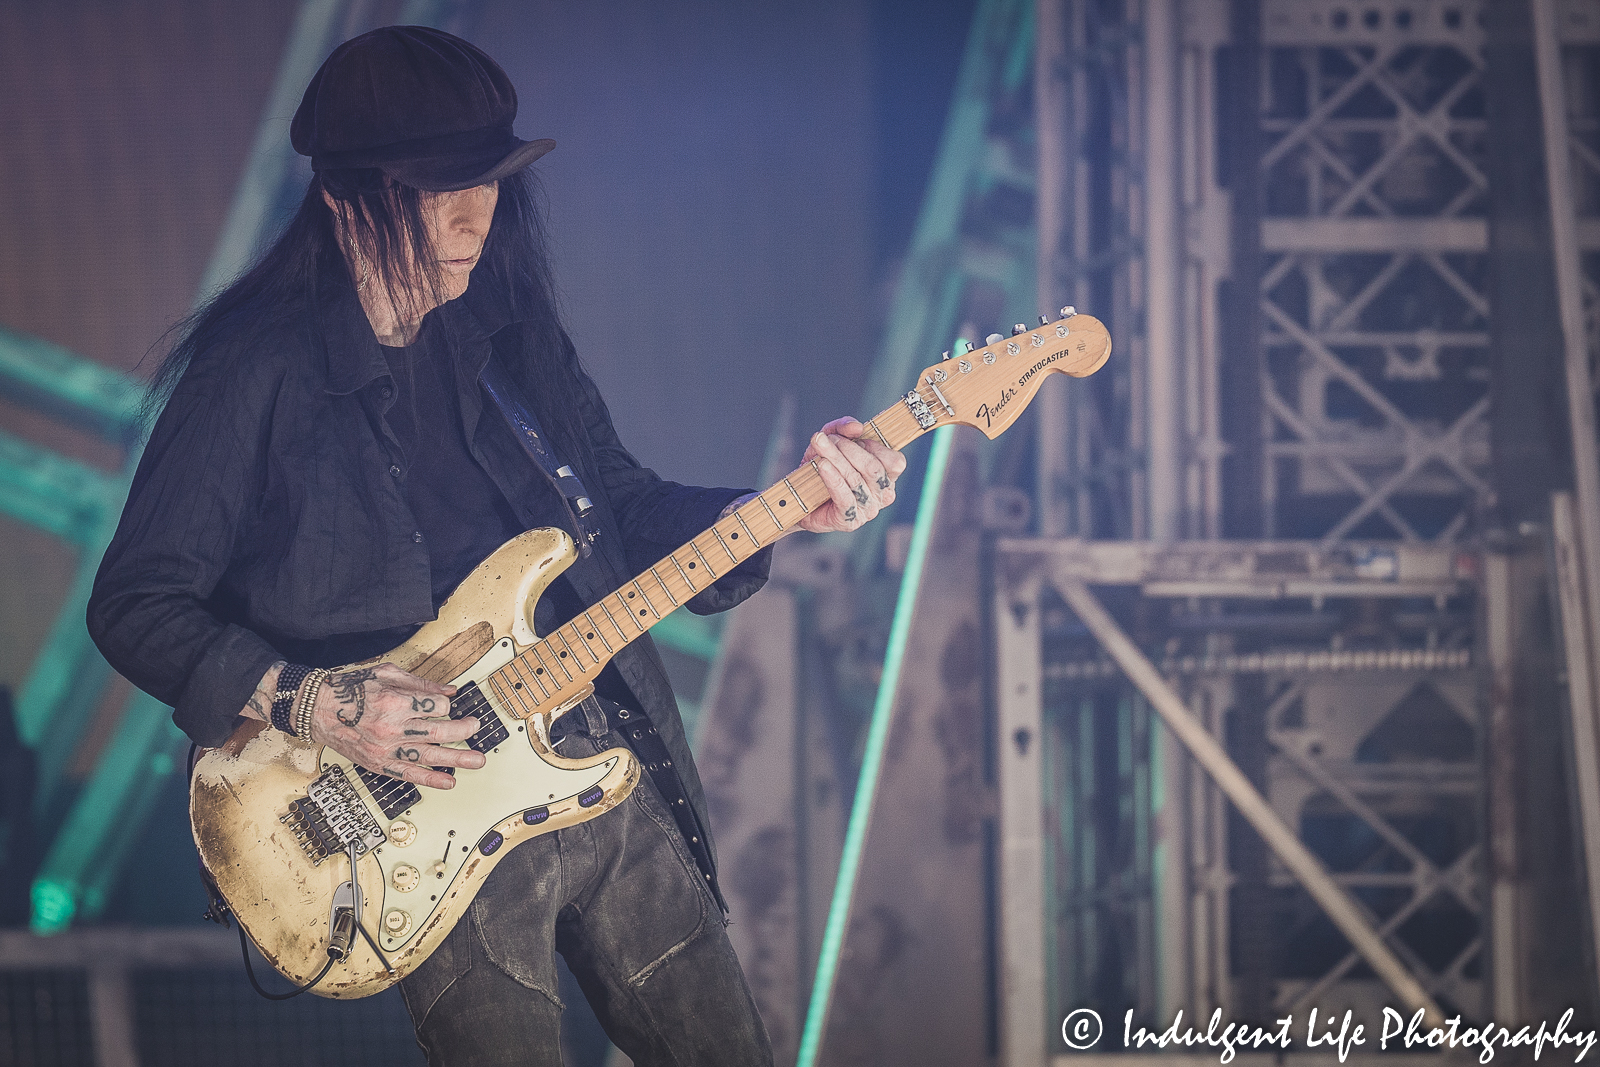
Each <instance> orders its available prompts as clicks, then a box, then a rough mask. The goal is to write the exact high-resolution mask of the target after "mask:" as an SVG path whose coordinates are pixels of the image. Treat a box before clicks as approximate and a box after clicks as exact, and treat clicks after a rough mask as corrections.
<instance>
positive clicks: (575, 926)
mask: <svg viewBox="0 0 1600 1067" xmlns="http://www.w3.org/2000/svg"><path fill="white" fill-rule="evenodd" d="M597 718H599V717H598V716H594V717H591V719H590V720H589V721H588V722H587V724H586V725H587V728H588V730H589V734H593V735H595V736H594V737H591V736H590V735H589V734H586V733H582V732H573V733H567V735H566V738H565V740H563V741H561V742H560V744H559V745H558V747H557V751H559V752H561V753H562V754H563V755H566V756H573V757H578V756H584V755H588V754H590V753H593V752H597V751H600V750H601V749H603V748H608V747H611V745H610V744H609V742H610V741H612V740H614V738H615V735H610V736H608V735H607V733H606V728H605V724H604V720H603V719H600V720H599V721H598V722H596V721H594V720H595V719H597ZM583 719H584V712H583V710H582V709H581V708H575V709H573V711H572V712H570V713H568V715H566V716H564V717H563V722H562V723H560V724H558V725H562V726H564V725H566V720H574V722H575V723H576V722H581V721H583ZM596 738H599V740H598V741H597V740H596ZM556 952H560V953H561V955H562V956H563V957H564V958H565V959H566V962H567V966H568V967H569V968H570V969H571V970H572V973H573V974H574V975H575V976H576V977H577V979H578V984H579V985H580V986H581V987H582V989H583V993H584V996H585V997H587V998H588V1001H589V1004H590V1006H592V1007H593V1008H594V1013H595V1015H596V1016H597V1017H598V1018H599V1020H600V1024H601V1026H603V1027H604V1028H605V1031H606V1034H607V1035H608V1036H609V1037H610V1038H611V1041H612V1043H614V1044H615V1045H616V1046H617V1047H618V1048H620V1049H621V1050H622V1051H623V1052H626V1053H627V1054H628V1055H629V1056H630V1057H631V1058H632V1059H633V1062H634V1064H635V1065H636V1067H656V1065H663V1067H665V1065H668V1064H671V1065H677V1067H699V1065H702V1064H704V1065H720V1064H727V1065H729V1067H734V1065H737V1067H761V1065H770V1064H771V1063H772V1048H771V1045H770V1043H769V1042H768V1039H767V1031H766V1027H764V1026H763V1025H762V1023H761V1018H760V1016H759V1015H758V1014H757V1013H756V1006H755V1002H754V1001H753V1000H752V999H751V996H750V990H749V988H748V987H747V986H746V985H745V981H744V972H743V971H742V970H740V968H739V961H738V959H737V958H736V957H735V956H734V953H733V946H732V945H731V944H730V943H729V941H728V935H727V931H726V930H725V929H724V926H723V921H722V913H721V911H720V909H718V907H717V905H716V902H715V901H714V900H713V899H712V897H711V893H710V891H709V890H708V889H707V888H706V886H705V884H704V878H703V877H702V876H701V875H700V873H699V871H698V869H697V868H696V867H695V864H694V859H693V858H692V857H691V856H690V855H689V852H688V849H687V848H686V847H685V845H684V843H683V839H682V838H681V837H680V836H679V833H678V829H677V826H676V825H675V823H674V822H673V819H672V814H671V813H670V812H669V811H668V810H667V808H666V805H665V804H664V803H663V802H662V800H661V797H660V794H659V793H657V791H656V789H655V786H654V785H652V784H651V782H650V779H649V776H648V775H644V776H642V777H641V780H640V782H639V785H638V786H637V787H636V788H635V789H634V791H633V794H632V795H631V796H629V797H628V799H627V800H626V801H624V802H623V803H621V804H619V805H618V806H617V807H615V808H613V809H612V810H611V811H608V812H606V813H605V814H603V815H600V816H598V817H597V818H594V819H590V820H589V821H588V822H585V823H581V824H579V825H578V826H574V827H570V828H568V829H565V830H557V831H555V832H554V833H549V834H545V835H543V836H542V837H537V838H534V839H533V840H532V841H528V842H525V843H523V844H521V845H519V846H517V847H516V848H515V849H513V850H512V851H511V853H510V854H509V855H507V856H506V857H505V858H504V859H502V860H501V861H500V865H499V866H498V867H496V868H495V870H494V873H492V874H491V875H490V876H489V877H488V879H487V880H486V881H485V882H484V885H483V888H482V889H481V890H480V891H479V893H478V896H477V899H476V900H474V901H473V903H472V905H471V907H470V908H469V909H468V911H467V914H466V915H464V916H463V917H462V918H461V921H460V922H458V923H457V924H456V927H455V929H454V930H452V931H451V932H450V935H449V937H447V938H446V939H445V941H444V943H443V944H442V945H440V946H439V948H438V949H437V950H436V951H435V952H434V953H433V955H432V956H430V957H429V958H428V959H427V960H426V961H425V962H424V963H423V964H422V966H420V967H418V968H417V970H416V971H414V972H413V973H412V974H411V975H410V976H409V977H407V978H406V979H405V981H403V982H402V983H401V984H400V989H401V992H402V993H403V994H404V995H405V1001H406V1007H407V1009H408V1010H409V1011H410V1012H411V1021H412V1022H413V1023H414V1024H415V1026H416V1028H417V1043H418V1044H420V1045H421V1046H422V1050H423V1051H424V1052H425V1053H427V1056H428V1063H429V1064H430V1067H490V1065H494V1067H502V1065H506V1067H509V1065H512V1064H515V1065H519V1067H534V1065H538V1067H543V1065H546V1064H549V1065H559V1064H560V1063H561V1041H560V1035H561V1010H562V1004H561V999H560V997H559V996H558V995H557V992H556V984H557V979H556V964H555V956H554V953H556Z"/></svg>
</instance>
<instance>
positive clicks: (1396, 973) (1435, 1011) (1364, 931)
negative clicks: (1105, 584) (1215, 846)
mask: <svg viewBox="0 0 1600 1067" xmlns="http://www.w3.org/2000/svg"><path fill="white" fill-rule="evenodd" d="M1054 585H1055V587H1056V589H1057V590H1058V591H1059V592H1060V593H1061V595H1062V597H1063V598H1065V600H1066V601H1067V604H1068V606H1069V607H1071V608H1072V611H1073V613H1074V614H1075V615H1077V616H1078V619H1079V621H1081V622H1082V623H1083V624H1084V625H1085V626H1087V627H1088V628H1089V632H1090V633H1092V634H1093V635H1094V637H1095V639H1096V640H1098V641H1099V642H1100V644H1101V646H1102V647H1104V648H1105V650H1106V651H1107V652H1108V653H1109V654H1110V655H1111V658H1112V659H1114V660H1116V661H1117V665H1118V666H1119V667H1121V668H1122V671H1123V673H1124V674H1126V675H1127V676H1128V680H1129V681H1131V682H1132V683H1133V684H1134V685H1135V686H1137V687H1138V689H1139V691H1140V692H1142V693H1143V694H1144V696H1145V699H1146V700H1148V701H1150V705H1151V707H1153V708H1154V709H1155V711H1156V713H1157V714H1159V715H1160V716H1161V719H1162V721H1163V722H1165V723H1166V725H1167V728H1168V729H1169V730H1171V731H1172V733H1173V734H1174V735H1175V736H1176V737H1177V739H1178V740H1179V741H1180V742H1182V744H1183V746H1184V747H1185V748H1186V749H1188V750H1189V754H1190V755H1191V756H1193V757H1194V758H1195V761H1196V762H1198V763H1199V764H1200V766H1201V768H1202V769H1204V770H1205V772H1206V773H1207V774H1208V775H1210V776H1211V779H1212V780H1213V781H1214V782H1216V784H1217V787H1218V788H1219V789H1221V790H1222V791H1223V793H1224V794H1226V795H1227V797H1228V799H1229V800H1230V801H1232V802H1233V805H1234V807H1235V808H1237V809H1238V811H1239V814H1241V815H1242V816H1244V818H1245V819H1246V820H1247V821H1248V822H1249V823H1250V825H1251V826H1253V827H1254V828H1255V830H1256V832H1257V833H1259V834H1260V835H1261V837H1262V839H1263V840H1264V841H1265V842H1266V843H1267V845H1268V847H1270V848H1271V849H1272V851H1273V852H1274V853H1275V854H1276V855H1277V857H1278V859H1279V860H1280V861H1282V863H1283V865H1284V866H1285V867H1287V868H1288V869H1289V871H1290V873H1291V874H1293V875H1294V876H1295V878H1296V879H1297V880H1298V881H1299V882H1300V884H1301V885H1302V886H1303V887H1305V890H1306V892H1308V893H1309V894H1310V895H1311V897H1312V899H1313V900H1315V901H1316V902H1317V904H1318V905H1320V906H1321V908H1322V910H1323V911H1324V912H1325V913H1326V914H1327V916H1328V918H1329V919H1331V920H1332V921H1333V924H1334V925H1335V926H1336V927H1338V929H1339V932H1340V933H1342V934H1343V935H1344V936H1345V938H1346V939H1347V940H1349V942H1350V944H1351V945H1352V946H1354V948H1355V950H1356V951H1357V952H1359V953H1360V954H1361V956H1362V958H1363V959H1365V960H1366V961H1367V964H1368V965H1369V966H1371V968H1372V969H1373V971H1374V972H1376V973H1377V975H1378V977H1379V979H1381V980H1382V981H1383V983H1384V984H1385V985H1387V986H1388V987H1389V988H1390V989H1391V990H1392V991H1393V992H1394V994H1395V995H1396V996H1397V997H1398V998H1399V999H1400V1001H1401V1002H1402V1003H1403V1004H1404V1005H1405V1006H1406V1009H1407V1010H1408V1011H1415V1010H1417V1009H1419V1008H1421V1009H1423V1010H1424V1011H1425V1012H1426V1015H1427V1017H1429V1018H1431V1019H1432V1020H1433V1021H1432V1022H1431V1023H1430V1024H1429V1025H1433V1026H1438V1025H1442V1024H1443V1021H1444V1015H1443V1014H1442V1013H1441V1012H1440V1011H1439V1007H1438V1005H1437V1004H1435V1003H1434V1002H1433V998H1432V997H1431V996H1430V995H1429V994H1428V991H1427V990H1426V989H1424V988H1423V987H1422V985H1421V983H1419V982H1418V981H1417V980H1416V978H1415V977H1414V976H1413V975H1412V974H1411V972H1410V971H1408V970H1407V969H1406V967H1405V965H1404V964H1403V963H1401V962H1400V959H1399V957H1398V956H1396V955H1395V954H1394V952H1393V951H1392V950H1391V949H1390V948H1389V946H1388V945H1387V944H1385V943H1384V940H1383V937H1382V936H1381V935H1380V934H1379V933H1378V931H1377V930H1376V929H1374V928H1373V925H1372V922H1371V919H1370V918H1369V916H1368V915H1367V913H1366V912H1365V911H1364V910H1363V909H1362V907H1361V905H1360V904H1358V903H1357V902H1356V901H1355V900H1354V899H1353V898H1352V897H1351V896H1350V895H1349V894H1348V893H1346V892H1345V891H1344V889H1343V888H1342V887H1341V886H1340V885H1339V884H1338V882H1336V881H1334V879H1333V878H1332V876H1330V875H1329V874H1328V871H1327V869H1326V868H1324V867H1323V865H1322V862H1321V861H1320V860H1318V859H1317V857H1316V856H1315V855H1314V854H1313V853H1312V852H1311V850H1310V849H1308V848H1307V847H1306V846H1305V844H1304V843H1303V842H1301V840H1300V839H1299V837H1297V836H1295V833H1294V831H1293V830H1291V829H1290V828H1289V827H1288V826H1287V825H1286V824H1285V823H1284V821H1283V819H1282V817H1281V816H1279V815H1278V813H1277V812H1276V811H1274V810H1273V809H1272V806H1271V805H1270V804H1269V803H1268V802H1267V799H1266V798H1265V797H1263V796H1262V795H1261V793H1260V791H1259V790H1257V789H1256V787H1255V786H1254V785H1253V784H1252V783H1251V782H1250V780H1249V779H1248V778H1247V777H1245V774H1244V772H1243V771H1241V770H1240V769H1239V767H1238V766H1237V765H1236V764H1235V763H1234V762H1233V760H1232V759H1231V758H1230V757H1229V756H1228V753H1227V752H1226V751H1225V750H1224V749H1223V747H1222V745H1221V744H1220V743H1219V742H1218V741H1217V739H1216V738H1215V737H1213V736H1212V735H1211V733H1210V732H1209V731H1208V730H1207V729H1206V728H1205V725H1204V724H1203V723H1201V721H1200V720H1199V719H1198V718H1197V717H1196V716H1195V715H1194V713H1193V712H1192V711H1190V710H1189V708H1188V705H1186V704H1185V703H1184V702H1183V698H1181V697H1180V696H1179V695H1178V694H1177V692H1176V691H1174V690H1173V688H1172V687H1171V686H1170V685H1168V684H1167V682H1166V679H1164V678H1162V677H1161V674H1160V672H1158V671H1157V670H1156V668H1155V666H1154V664H1152V663H1151V662H1150V661H1149V659H1147V658H1146V657H1145V655H1144V653H1143V652H1141V651H1140V650H1139V647H1138V646H1137V645H1135V644H1134V643H1133V641H1132V640H1131V639H1130V638H1129V637H1128V635H1127V634H1126V633H1124V632H1123V631H1122V627H1120V626H1118V625H1117V622H1116V620H1115V619H1113V618H1112V617H1111V614H1110V613H1109V612H1108V611H1106V609H1105V608H1104V607H1103V606H1102V605H1101V603H1100V601H1099V599H1098V598H1096V597H1095V595H1094V594H1093V593H1091V592H1090V591H1089V587H1088V586H1087V585H1085V584H1084V583H1083V582H1082V581H1080V580H1079V579H1077V578H1075V577H1071V576H1061V575H1057V576H1056V577H1055V580H1054Z"/></svg>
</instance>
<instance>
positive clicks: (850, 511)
mask: <svg viewBox="0 0 1600 1067" xmlns="http://www.w3.org/2000/svg"><path fill="white" fill-rule="evenodd" d="M844 521H845V522H855V521H856V508H855V505H854V504H852V505H850V506H849V507H847V508H845V509H844Z"/></svg>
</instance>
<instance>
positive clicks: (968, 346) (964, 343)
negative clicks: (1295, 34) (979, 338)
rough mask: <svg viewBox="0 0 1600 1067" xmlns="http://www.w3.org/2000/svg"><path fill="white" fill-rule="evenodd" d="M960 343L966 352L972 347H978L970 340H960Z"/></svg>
mask: <svg viewBox="0 0 1600 1067" xmlns="http://www.w3.org/2000/svg"><path fill="white" fill-rule="evenodd" d="M961 343H962V344H963V345H965V346H966V348H967V351H968V352H971V351H972V350H973V349H974V348H977V347H978V346H977V345H975V344H973V343H972V342H971V341H962V342H961Z"/></svg>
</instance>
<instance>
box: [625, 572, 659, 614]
mask: <svg viewBox="0 0 1600 1067" xmlns="http://www.w3.org/2000/svg"><path fill="white" fill-rule="evenodd" d="M660 580H661V579H660V578H657V579H656V581H658V582H659V581H660ZM633 587H634V588H635V589H637V590H639V596H640V598H641V599H643V600H644V605H645V607H647V608H649V609H650V614H652V615H654V616H655V617H656V618H658V619H659V618H661V612H659V611H657V610H656V606H655V605H654V604H652V603H650V598H649V597H647V596H645V595H644V586H642V585H640V584H639V579H637V578H635V579H634V580H633ZM629 610H632V609H631V608H630V609H629Z"/></svg>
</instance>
